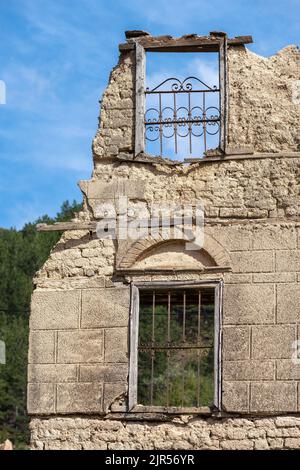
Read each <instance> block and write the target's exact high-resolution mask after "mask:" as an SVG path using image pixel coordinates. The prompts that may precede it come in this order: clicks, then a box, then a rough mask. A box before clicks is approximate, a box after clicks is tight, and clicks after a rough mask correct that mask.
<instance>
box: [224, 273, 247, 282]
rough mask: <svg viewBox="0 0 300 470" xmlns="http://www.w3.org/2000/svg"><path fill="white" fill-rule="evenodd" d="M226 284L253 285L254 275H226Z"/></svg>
mask: <svg viewBox="0 0 300 470" xmlns="http://www.w3.org/2000/svg"><path fill="white" fill-rule="evenodd" d="M224 282H225V284H251V283H252V274H232V273H224Z"/></svg>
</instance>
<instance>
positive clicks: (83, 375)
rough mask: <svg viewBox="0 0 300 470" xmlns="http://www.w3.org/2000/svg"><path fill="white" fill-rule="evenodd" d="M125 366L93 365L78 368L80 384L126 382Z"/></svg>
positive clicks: (126, 371)
mask: <svg viewBox="0 0 300 470" xmlns="http://www.w3.org/2000/svg"><path fill="white" fill-rule="evenodd" d="M127 376H128V365H127V364H108V365H103V364H93V365H81V366H80V381H81V382H111V383H115V382H126V381H127Z"/></svg>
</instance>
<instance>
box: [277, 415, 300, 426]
mask: <svg viewBox="0 0 300 470" xmlns="http://www.w3.org/2000/svg"><path fill="white" fill-rule="evenodd" d="M275 424H276V426H277V427H278V428H294V427H300V418H297V417H296V416H279V417H278V418H276V419H275Z"/></svg>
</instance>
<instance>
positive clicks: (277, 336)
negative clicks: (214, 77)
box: [28, 31, 300, 449]
mask: <svg viewBox="0 0 300 470" xmlns="http://www.w3.org/2000/svg"><path fill="white" fill-rule="evenodd" d="M126 38H127V41H126V43H124V44H121V45H120V47H119V48H120V59H119V62H118V64H117V66H116V67H115V68H114V69H113V70H112V72H111V75H110V78H109V83H108V86H107V88H106V90H105V92H104V95H103V98H102V102H101V116H100V120H99V128H98V131H97V134H96V137H95V139H94V142H93V160H94V170H93V174H92V177H91V179H90V180H87V181H80V182H79V186H80V189H81V191H82V194H83V199H84V206H83V210H82V212H80V213H79V214H78V215H77V216H76V218H75V219H74V220H73V221H72V222H68V223H64V224H58V225H55V226H40V227H39V230H44V231H45V230H63V235H62V237H61V239H60V241H59V242H58V244H57V245H56V246H55V247H54V249H53V250H52V252H51V254H50V256H49V259H48V260H47V261H46V263H45V264H44V266H43V267H42V269H41V270H40V271H39V272H38V273H37V275H36V277H35V280H34V282H35V290H34V293H33V296H32V305H31V317H30V348H29V369H28V412H29V414H30V416H31V424H30V427H31V441H32V448H33V449H268V448H270V449H277V448H278V449H281V448H288V449H291V448H298V447H300V414H299V413H300V364H299V363H300V360H299V359H298V354H297V353H298V351H297V349H299V346H298V343H297V340H299V339H300V338H299V335H300V186H299V178H300V104H299V103H300V97H299V89H300V87H299V83H300V82H299V80H300V52H299V49H298V48H297V47H296V46H288V47H285V48H284V49H282V50H281V51H279V52H278V53H277V54H276V55H274V56H272V57H269V58H265V57H261V56H259V55H257V54H255V53H253V52H251V51H250V50H249V49H248V48H247V47H246V44H247V43H251V42H252V38H251V36H240V37H235V38H232V39H230V38H228V37H227V35H226V34H225V33H219V32H212V33H210V35H209V36H198V35H195V34H191V35H186V36H183V37H180V38H173V37H171V36H160V37H152V36H151V35H149V34H148V33H145V32H142V31H129V32H127V33H126ZM154 52H159V53H160V54H161V55H162V54H165V53H168V52H173V53H181V52H191V53H194V54H195V55H197V57H199V58H200V59H201V58H202V57H203V56H202V54H203V55H204V56H205V57H207V56H208V55H209V54H210V53H211V54H215V55H216V56H217V57H218V64H219V68H218V71H219V73H218V75H219V76H218V83H209V80H205V79H203V77H201V79H200V78H199V77H198V76H196V75H195V74H194V75H195V76H194V75H193V74H191V75H193V76H190V77H180V78H170V79H166V80H161V81H158V82H157V83H153V84H151V86H148V84H147V77H146V75H147V72H146V70H147V68H146V62H147V59H148V57H149V56H150V55H151V54H152V53H154ZM161 55H160V57H161ZM200 59H199V60H200ZM170 76H172V75H171V74H170ZM152 85H153V86H152ZM149 100H152V101H151V103H152V102H153V103H154V102H155V103H156V104H153V105H150V108H149V107H148V103H150V101H149ZM155 100H156V101H155ZM163 100H166V101H163ZM184 100H186V101H185V103H186V104H183V102H184ZM210 100H211V101H210ZM163 103H167V104H163ZM147 113H148V114H147ZM213 136H215V137H213ZM197 139H198V140H197ZM213 139H217V141H216V140H213ZM166 141H167V144H166ZM183 141H184V142H185V144H184V145H185V147H182V142H183ZM195 142H196V143H195ZM197 142H198V143H199V142H200V147H201V146H202V147H201V149H202V150H201V149H200V147H199V149H200V150H199V152H198V155H195V151H194V150H193V149H192V148H191V146H192V145H198V144H197ZM156 144H157V147H156V150H152V149H154V147H153V146H154V145H156ZM172 146H174V148H175V151H174V149H173V147H172ZM179 147H180V148H179ZM171 148H172V149H173V150H171ZM182 148H184V149H185V150H184V151H185V155H183V157H185V158H181V157H180V158H179V159H177V160H176V158H177V157H176V152H177V151H178V154H179V153H180V152H179V150H180V149H182ZM126 198H127V199H126ZM120 201H121V202H120ZM124 201H127V203H128V207H127V208H126V209H124V208H123V210H122V207H123V206H122V204H123V203H124ZM170 202H172V203H173V204H175V205H177V206H180V207H182V206H184V205H189V206H190V207H191V208H192V211H193V210H194V208H195V207H196V206H197V204H199V203H200V202H201V204H202V205H203V209H204V237H203V240H200V241H201V242H199V239H198V238H197V237H195V238H194V239H193V238H190V237H188V236H187V234H186V233H185V234H184V236H183V237H180V233H179V232H180V224H179V227H177V226H176V223H175V219H176V217H175V216H174V214H173V217H170V225H171V228H170V229H169V231H168V227H166V226H165V225H164V223H163V222H162V218H161V217H160V216H158V217H157V218H156V219H155V220H156V222H155V223H153V224H152V225H151V223H150V225H151V227H152V228H153V231H150V230H148V229H149V227H150V225H149V226H148V222H145V221H147V218H146V217H145V214H147V213H148V212H149V211H150V212H151V210H152V209H151V208H152V207H156V208H160V207H164V206H165V205H166V204H169V203H170ZM177 206H176V207H177ZM114 211H115V213H114ZM141 213H142V214H143V215H142V218H141ZM176 214H177V216H178V217H179V215H178V213H176ZM176 214H175V215H176ZM193 214H194V212H193ZM193 214H192V217H191V220H190V227H189V228H190V231H189V233H191V232H192V233H194V232H193V230H194V229H195V228H196V217H195V215H193ZM114 216H115V219H114ZM126 217H127V218H126ZM114 220H115V221H116V225H115V227H116V226H117V225H118V226H120V227H121V226H122V227H123V226H125V222H126V220H127V222H128V220H129V225H130V224H133V225H134V223H135V222H136V221H137V220H139V221H140V226H141V227H142V228H143V227H144V229H145V227H146V228H147V230H148V232H147V234H146V235H145V233H144V232H143V230H142V231H141V232H139V233H141V234H142V235H143V236H142V235H141V236H140V237H130V236H129V235H128V234H127V236H124V237H121V236H117V237H113V236H112V234H113V230H114V225H113V224H114V222H113V221H114ZM149 220H150V219H149ZM176 220H177V219H176ZM120 221H121V222H120ZM127 222H126V223H127ZM122 224H123V225H122ZM198 228H199V227H198ZM101 231H102V232H104V234H105V233H107V236H99V233H100V232H101ZM181 233H182V231H181ZM102 235H103V234H102ZM200 238H201V237H200ZM188 243H189V244H191V245H193V247H192V248H193V249H188V247H187V244H188ZM197 247H198V248H197ZM190 248H191V247H190ZM299 357H300V354H299Z"/></svg>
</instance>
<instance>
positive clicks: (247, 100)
mask: <svg viewBox="0 0 300 470" xmlns="http://www.w3.org/2000/svg"><path fill="white" fill-rule="evenodd" d="M299 70H300V51H299V48H298V47H297V46H288V47H285V48H284V49H282V50H281V51H279V52H278V53H277V54H275V55H273V56H271V57H263V56H259V55H258V54H255V53H253V52H251V51H250V50H249V49H247V48H246V47H244V46H239V47H236V46H234V47H229V48H228V91H229V94H228V111H229V112H228V131H227V142H228V146H229V147H230V148H231V149H233V148H239V147H251V148H253V150H254V153H257V152H272V153H273V152H275V153H279V152H299V151H300V138H299V135H300V107H299V104H297V102H294V101H293V89H294V87H295V82H296V81H298V82H299V80H300V72H299ZM298 88H299V85H298ZM134 93H135V56H134V52H123V53H122V54H121V55H120V60H119V64H118V65H117V67H115V68H114V69H113V71H112V73H111V76H110V80H109V84H108V87H107V89H106V91H105V92H104V95H103V99H102V104H101V119H100V125H99V129H98V131H97V134H96V137H95V139H94V142H93V152H94V162H95V166H96V168H97V164H98V162H99V160H101V159H106V160H107V159H108V160H111V159H112V158H113V157H116V156H117V155H118V154H119V153H123V152H125V153H128V154H132V153H133V151H134V118H135V116H134V112H135V102H134Z"/></svg>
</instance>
